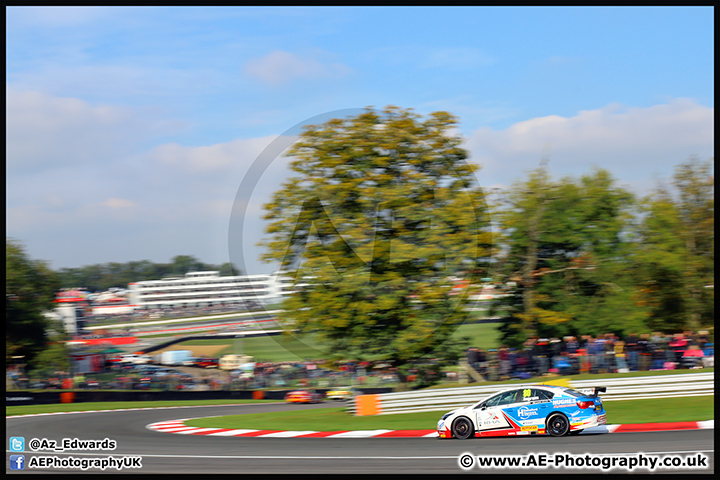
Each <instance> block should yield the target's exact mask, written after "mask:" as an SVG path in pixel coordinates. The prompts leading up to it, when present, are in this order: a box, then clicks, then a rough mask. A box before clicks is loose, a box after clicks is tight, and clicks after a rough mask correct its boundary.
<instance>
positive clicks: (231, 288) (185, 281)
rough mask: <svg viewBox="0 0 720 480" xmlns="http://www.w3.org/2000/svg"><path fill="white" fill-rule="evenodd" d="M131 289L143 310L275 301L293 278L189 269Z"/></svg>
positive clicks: (132, 299)
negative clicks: (224, 273)
mask: <svg viewBox="0 0 720 480" xmlns="http://www.w3.org/2000/svg"><path fill="white" fill-rule="evenodd" d="M128 289H129V301H130V303H131V304H132V305H134V306H135V307H136V308H140V309H156V308H158V309H165V308H184V307H191V308H193V307H194V308H203V307H212V306H220V305H229V304H237V303H246V304H247V303H253V302H254V303H259V304H271V303H275V302H278V301H279V300H280V299H281V297H282V296H284V295H287V294H289V293H291V291H292V279H290V278H287V277H283V276H281V275H279V274H272V275H238V276H224V277H221V276H220V272H215V271H207V272H189V273H187V274H185V276H184V277H172V278H164V279H162V280H145V281H141V282H134V283H131V284H129V285H128Z"/></svg>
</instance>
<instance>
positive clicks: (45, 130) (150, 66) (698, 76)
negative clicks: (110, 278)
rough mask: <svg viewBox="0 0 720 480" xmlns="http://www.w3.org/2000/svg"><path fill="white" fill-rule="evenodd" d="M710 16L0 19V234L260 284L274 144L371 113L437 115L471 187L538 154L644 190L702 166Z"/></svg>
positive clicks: (443, 11) (194, 13)
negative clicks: (460, 141)
mask: <svg viewBox="0 0 720 480" xmlns="http://www.w3.org/2000/svg"><path fill="white" fill-rule="evenodd" d="M713 16H714V11H713V8H711V7H689V8H680V7H663V8H660V7H653V8H643V7H629V8H628V7H625V8H594V7H593V8H590V7H575V8H559V7H548V8H528V7H512V8H495V7H468V8H459V7H453V8H440V7H393V8H389V7H384V8H381V7H378V8H370V7H348V8H345V7H326V8H319V7H316V8H309V7H297V8H285V7H272V8H259V7H258V8H256V7H253V8H247V7H209V8H203V7H169V8H160V7H112V8H111V7H87V8H86V7H7V8H6V87H5V88H6V147H5V148H6V187H7V193H6V214H7V215H6V231H7V232H6V235H7V236H8V237H12V238H14V239H17V240H19V241H21V242H22V243H23V244H24V245H25V248H26V251H27V253H28V255H29V256H30V257H32V258H36V259H42V260H45V261H47V262H49V264H50V267H51V268H54V269H59V268H63V267H80V266H83V265H89V264H96V263H106V262H126V261H130V260H144V259H147V260H151V261H154V262H167V261H170V259H171V258H172V257H174V256H176V255H193V256H195V257H197V258H198V259H200V260H202V261H204V262H206V263H215V264H220V263H224V262H227V261H233V262H234V263H235V264H236V265H241V266H242V267H244V270H245V271H247V272H248V273H270V272H271V271H273V270H274V268H275V267H274V266H273V265H271V264H264V263H261V262H259V261H258V259H257V257H258V255H259V254H260V253H261V252H260V251H259V250H258V249H257V248H256V247H254V244H255V243H256V242H257V241H258V240H260V239H261V238H262V236H263V225H264V223H263V221H262V220H261V219H260V216H261V214H262V204H263V203H264V202H266V201H267V200H268V199H269V196H270V195H271V193H272V192H273V191H274V190H276V189H278V188H279V187H280V184H281V182H282V180H283V179H284V178H285V177H286V176H287V174H288V172H287V170H286V169H285V166H286V159H284V158H282V157H281V156H278V155H276V153H277V152H276V151H275V150H277V149H278V147H282V148H284V147H285V146H287V145H288V144H289V143H288V142H286V141H284V140H282V139H283V138H292V137H291V136H289V135H291V134H292V133H293V132H295V131H297V128H298V127H299V126H300V125H302V124H304V123H308V121H309V120H310V119H318V118H323V116H324V115H330V117H332V114H333V112H342V113H348V112H359V111H360V109H363V108H365V107H374V108H383V107H385V106H387V105H396V106H399V107H402V108H409V109H413V110H414V111H415V112H416V113H418V114H420V115H427V114H428V113H430V112H433V111H437V110H445V111H449V112H451V113H453V114H454V115H456V116H457V117H458V119H459V133H460V134H461V135H462V136H463V137H464V139H465V148H466V149H467V150H468V152H469V160H470V161H472V162H476V163H478V164H480V165H481V169H480V170H479V171H478V173H477V177H478V181H479V182H480V184H481V185H482V186H483V187H486V188H495V187H503V186H508V185H510V184H511V183H513V182H514V181H517V180H519V179H521V178H523V176H524V175H525V174H526V172H528V171H530V170H532V169H534V168H536V167H537V166H538V164H539V161H540V159H541V157H542V156H543V155H546V156H547V157H548V158H549V159H550V162H549V169H550V172H551V174H553V175H555V176H558V177H559V176H564V175H575V176H578V175H582V174H584V173H588V172H590V171H591V169H592V168H593V167H594V166H598V167H603V168H606V169H608V170H609V171H610V172H611V173H612V174H613V175H614V176H615V177H616V178H617V180H618V182H620V183H621V184H623V185H626V186H627V187H628V188H631V189H633V190H634V191H636V192H640V193H642V192H646V191H647V189H649V188H652V187H653V186H654V185H655V184H656V183H657V182H659V181H663V180H666V179H668V178H670V176H671V175H672V173H673V169H674V167H675V165H677V164H678V163H680V162H682V161H685V160H687V159H688V158H690V157H692V156H695V157H698V158H700V159H701V160H708V159H710V158H711V157H713V155H714V93H713V92H714V49H713V46H714V20H713ZM330 117H328V118H330ZM312 123H317V122H312ZM273 149H275V150H273ZM239 201H242V202H244V203H243V204H242V208H238V203H236V202H239ZM234 207H235V208H234ZM238 213H241V215H240V216H241V217H242V225H243V226H242V239H243V240H242V249H241V250H240V252H241V253H240V254H238V249H237V248H235V247H233V246H230V245H229V234H228V232H229V230H230V228H231V227H230V225H231V223H232V222H237V221H238V220H237V218H238ZM231 218H233V220H232V221H231Z"/></svg>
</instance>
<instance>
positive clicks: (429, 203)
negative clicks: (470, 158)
mask: <svg viewBox="0 0 720 480" xmlns="http://www.w3.org/2000/svg"><path fill="white" fill-rule="evenodd" d="M455 127H456V119H455V118H454V117H453V116H452V115H450V114H448V113H445V112H435V113H432V114H430V115H428V116H427V117H426V118H424V119H423V118H421V117H420V116H419V115H416V114H414V113H413V112H412V111H409V110H404V109H401V108H397V107H387V108H385V109H383V110H382V111H376V110H373V109H370V108H368V109H366V110H365V111H364V112H363V113H362V114H360V115H357V116H355V117H350V118H345V119H334V120H330V121H328V122H326V123H324V124H320V125H312V126H309V127H307V128H306V129H305V130H304V132H303V134H302V135H301V136H300V139H299V141H298V142H296V143H295V144H294V146H293V147H292V148H291V149H290V151H289V153H288V155H289V156H290V157H291V158H293V160H292V162H291V164H290V167H291V169H292V171H293V172H294V174H295V176H293V177H292V178H290V179H289V180H287V181H286V182H285V183H284V184H283V185H282V188H281V189H280V190H278V191H277V192H276V193H275V194H274V196H273V199H272V201H271V202H270V203H269V204H268V205H266V207H265V208H266V211H267V213H266V216H265V219H266V220H269V221H270V222H269V226H268V227H267V233H268V234H269V238H267V239H266V240H265V241H263V242H262V243H261V245H264V246H265V247H266V254H265V255H264V257H263V258H264V259H265V260H266V261H269V262H279V263H280V264H281V266H282V268H283V269H285V270H287V272H288V274H289V275H291V276H292V277H293V278H294V279H295V289H296V292H295V293H294V294H293V295H291V296H289V297H288V298H287V300H286V301H285V302H284V304H283V307H284V309H285V312H284V313H283V314H282V316H283V318H284V319H285V320H287V321H289V322H292V325H293V327H294V328H297V329H298V330H299V332H300V333H307V332H314V333H315V334H317V335H318V336H319V337H320V339H321V340H322V341H323V342H324V345H325V346H326V351H325V353H326V354H328V355H330V356H334V357H347V356H349V357H351V358H370V357H372V358H384V359H386V360H388V361H391V362H393V364H395V365H404V364H406V363H407V362H409V361H411V360H412V359H416V358H419V357H422V356H424V355H427V354H430V353H431V352H433V350H435V351H436V353H437V354H438V355H442V352H441V351H439V350H442V349H441V348H439V347H441V346H442V345H443V344H446V342H447V341H448V339H449V337H450V335H451V334H452V333H453V331H455V329H456V328H457V326H458V324H459V323H461V322H462V321H463V320H464V318H465V315H466V313H465V312H464V310H463V306H464V305H465V302H466V300H467V298H466V295H464V294H461V295H452V294H451V293H452V292H451V290H452V288H451V287H453V286H454V285H455V284H457V283H458V278H460V277H462V278H463V279H465V280H473V279H474V278H475V276H476V275H481V274H482V270H483V268H485V263H486V262H487V259H488V255H489V248H490V234H489V231H488V228H487V227H488V225H489V221H488V220H489V219H488V216H487V211H486V208H485V198H484V194H483V192H482V190H481V189H480V187H479V186H478V184H477V181H476V179H475V176H474V171H475V170H476V166H474V165H471V164H468V163H466V162H465V159H466V156H467V154H466V152H465V150H463V149H462V148H460V144H461V141H462V139H461V138H460V137H459V136H457V135H456V134H455V133H454V131H453V129H454V128H455Z"/></svg>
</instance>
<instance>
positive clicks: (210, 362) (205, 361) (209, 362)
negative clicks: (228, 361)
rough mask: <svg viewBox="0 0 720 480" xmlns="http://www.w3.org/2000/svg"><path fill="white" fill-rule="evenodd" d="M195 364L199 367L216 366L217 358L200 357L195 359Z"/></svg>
mask: <svg viewBox="0 0 720 480" xmlns="http://www.w3.org/2000/svg"><path fill="white" fill-rule="evenodd" d="M195 366H196V367H200V368H218V359H217V358H209V357H201V358H198V359H196V360H195Z"/></svg>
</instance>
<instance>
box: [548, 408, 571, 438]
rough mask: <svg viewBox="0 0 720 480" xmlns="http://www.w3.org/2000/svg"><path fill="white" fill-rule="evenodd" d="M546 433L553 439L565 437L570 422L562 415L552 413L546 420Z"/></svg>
mask: <svg viewBox="0 0 720 480" xmlns="http://www.w3.org/2000/svg"><path fill="white" fill-rule="evenodd" d="M545 423H546V429H545V430H546V431H547V432H548V433H549V434H550V435H552V436H553V437H562V436H563V435H567V433H568V431H569V430H570V422H569V421H568V419H567V417H566V416H565V415H563V414H562V413H553V414H552V415H550V416H549V417H548V419H547V421H546V422H545Z"/></svg>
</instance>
